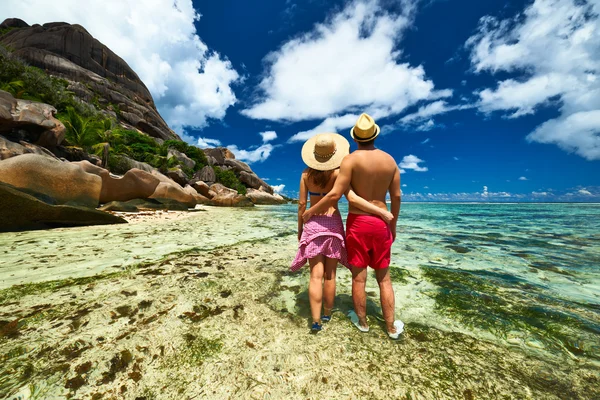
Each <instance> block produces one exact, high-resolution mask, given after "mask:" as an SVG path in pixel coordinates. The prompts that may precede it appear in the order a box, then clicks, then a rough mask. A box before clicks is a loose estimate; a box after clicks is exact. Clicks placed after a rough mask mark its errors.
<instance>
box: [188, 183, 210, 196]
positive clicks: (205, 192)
mask: <svg viewBox="0 0 600 400" xmlns="http://www.w3.org/2000/svg"><path fill="white" fill-rule="evenodd" d="M191 186H192V187H193V188H194V189H196V191H197V192H198V193H200V194H201V195H202V196H204V197H207V198H209V199H212V198H213V197H214V196H215V195H216V193H215V192H213V191H212V190H210V187H209V186H208V185H207V184H206V183H204V182H202V181H196V182H193V183H192V184H191Z"/></svg>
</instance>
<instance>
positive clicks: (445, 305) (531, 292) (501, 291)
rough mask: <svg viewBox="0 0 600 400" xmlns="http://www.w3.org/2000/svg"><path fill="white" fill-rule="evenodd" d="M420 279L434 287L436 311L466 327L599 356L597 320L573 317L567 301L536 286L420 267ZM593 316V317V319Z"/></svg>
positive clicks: (481, 273)
mask: <svg viewBox="0 0 600 400" xmlns="http://www.w3.org/2000/svg"><path fill="white" fill-rule="evenodd" d="M421 269H422V271H423V275H424V276H425V278H427V279H428V280H429V281H431V282H432V283H434V284H436V285H437V286H439V289H438V291H437V292H436V293H435V295H434V298H435V301H436V308H437V310H438V311H440V312H442V313H444V314H447V315H450V316H452V317H453V318H455V319H457V320H459V321H460V322H461V323H463V324H465V325H466V326H468V327H471V328H473V327H477V328H480V329H484V330H488V331H490V332H492V333H493V334H494V335H496V336H497V337H502V338H506V337H507V335H508V333H509V332H511V331H518V332H525V333H526V334H527V335H528V336H529V337H530V338H533V340H535V341H538V342H541V343H542V344H543V345H544V346H545V347H546V348H548V349H551V350H554V351H565V350H566V351H568V352H569V354H570V355H578V356H581V355H585V356H588V357H594V358H599V357H600V354H598V353H597V351H594V348H598V346H600V342H599V341H598V337H599V336H598V333H600V320H598V319H596V318H593V316H594V315H596V314H591V313H589V314H587V315H588V316H591V317H592V318H593V319H588V318H585V317H583V316H581V315H578V314H575V313H574V312H572V310H571V309H570V303H568V302H567V301H561V300H557V299H552V298H550V297H548V296H544V295H543V294H542V293H541V292H539V288H536V287H534V286H532V285H531V284H528V283H525V282H524V281H522V280H520V279H519V278H517V277H514V276H512V275H509V274H501V273H495V272H491V271H465V270H459V269H458V270H457V269H451V268H444V267H437V266H428V265H424V266H421ZM596 316H597V315H596Z"/></svg>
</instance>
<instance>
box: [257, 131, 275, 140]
mask: <svg viewBox="0 0 600 400" xmlns="http://www.w3.org/2000/svg"><path fill="white" fill-rule="evenodd" d="M260 136H262V140H263V143H267V142H270V141H271V140H275V139H277V132H275V131H267V132H261V133H260Z"/></svg>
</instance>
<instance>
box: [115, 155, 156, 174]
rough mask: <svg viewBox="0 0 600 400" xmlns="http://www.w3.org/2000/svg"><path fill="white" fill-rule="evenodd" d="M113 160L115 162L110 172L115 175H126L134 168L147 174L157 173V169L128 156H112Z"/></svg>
mask: <svg viewBox="0 0 600 400" xmlns="http://www.w3.org/2000/svg"><path fill="white" fill-rule="evenodd" d="M111 159H112V160H113V161H112V163H111V165H110V168H111V170H110V171H111V172H113V173H115V174H124V173H125V172H127V171H129V170H130V169H133V168H137V169H141V170H142V171H146V172H154V171H156V168H154V167H153V166H151V165H150V164H146V163H145V162H141V161H136V160H134V159H133V158H129V157H127V156H123V155H115V156H112V157H111Z"/></svg>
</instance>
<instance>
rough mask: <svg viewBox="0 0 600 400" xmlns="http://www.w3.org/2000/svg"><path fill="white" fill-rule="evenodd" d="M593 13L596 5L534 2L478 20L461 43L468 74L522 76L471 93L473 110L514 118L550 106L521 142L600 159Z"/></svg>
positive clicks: (599, 52) (598, 59) (598, 37)
mask: <svg viewBox="0 0 600 400" xmlns="http://www.w3.org/2000/svg"><path fill="white" fill-rule="evenodd" d="M599 15H600V2H599V1H597V0H593V1H592V0H587V1H586V0H581V1H579V0H535V1H534V2H533V3H532V4H530V5H529V6H527V7H526V8H525V10H524V11H523V13H522V14H519V15H517V16H515V17H514V18H511V19H506V20H502V21H499V20H497V19H495V18H493V17H489V16H488V17H484V18H482V19H481V21H480V26H479V28H478V32H477V33H476V34H475V35H474V36H472V37H471V38H469V40H468V41H467V47H468V48H469V49H470V51H471V63H472V65H473V68H474V70H475V71H476V72H482V71H489V72H491V73H493V74H495V73H497V72H503V73H504V74H505V73H515V74H520V75H522V77H521V78H519V79H512V78H509V79H505V80H502V81H499V82H498V85H497V86H496V87H495V88H486V89H483V90H481V91H479V92H478V95H479V103H478V106H479V109H480V110H481V111H484V112H493V111H508V112H509V114H508V116H509V117H511V118H516V117H519V116H522V115H526V114H532V113H535V112H536V110H537V108H539V107H540V106H544V105H548V104H551V103H554V104H556V105H558V106H559V109H560V113H561V114H560V116H559V117H558V118H555V119H552V120H549V121H546V122H545V123H543V124H542V125H540V126H538V127H537V128H536V129H535V130H534V131H533V132H532V133H531V134H529V135H528V136H527V140H529V141H530V142H531V141H532V142H540V143H553V144H556V145H558V146H559V147H560V148H562V149H564V150H566V151H569V152H575V153H577V154H579V155H580V156H582V157H585V158H587V159H588V160H598V159H600V136H599V135H598V133H599V132H600V79H598V76H597V75H598V73H599V71H600V17H599Z"/></svg>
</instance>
